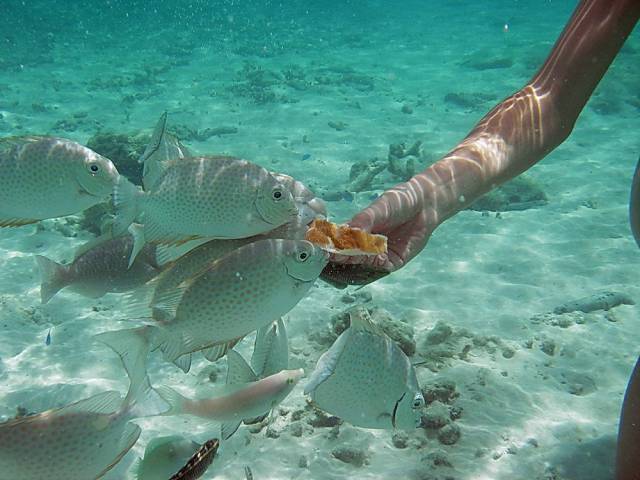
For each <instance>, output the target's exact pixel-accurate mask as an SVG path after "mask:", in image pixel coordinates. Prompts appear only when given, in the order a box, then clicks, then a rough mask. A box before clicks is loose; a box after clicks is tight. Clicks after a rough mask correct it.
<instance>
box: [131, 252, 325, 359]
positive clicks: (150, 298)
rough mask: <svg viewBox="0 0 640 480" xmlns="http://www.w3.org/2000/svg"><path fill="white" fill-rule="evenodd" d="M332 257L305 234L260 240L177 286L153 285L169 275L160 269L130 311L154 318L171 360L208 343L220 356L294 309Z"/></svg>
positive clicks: (159, 343) (156, 338) (158, 343)
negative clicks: (165, 275) (304, 238)
mask: <svg viewBox="0 0 640 480" xmlns="http://www.w3.org/2000/svg"><path fill="white" fill-rule="evenodd" d="M327 262H328V254H327V253H326V252H325V251H323V250H322V249H321V248H319V247H316V246H314V245H313V244H311V243H310V242H307V241H306V240H284V239H265V240H258V241H256V242H253V243H251V244H249V245H244V246H243V247H240V248H238V249H236V250H234V251H232V252H230V253H228V254H226V255H224V256H223V257H221V258H219V259H216V260H214V261H212V262H211V263H209V264H206V265H205V266H204V267H203V269H202V270H201V271H200V272H197V273H196V274H195V275H192V276H191V277H189V278H187V279H186V280H184V281H182V282H181V283H180V284H179V285H178V286H177V287H173V288H169V289H163V290H161V291H158V290H154V286H155V284H162V282H163V281H164V278H163V275H160V276H159V277H157V279H155V280H153V281H152V282H150V283H149V286H148V288H147V291H148V294H147V295H146V296H145V295H143V296H142V298H138V296H137V294H136V292H134V293H133V294H132V295H131V300H132V301H131V308H130V312H129V313H130V316H132V317H149V318H151V319H152V323H151V326H149V327H148V328H151V329H153V330H154V334H153V346H154V347H159V348H160V349H161V350H162V352H163V353H164V357H165V359H166V360H168V361H171V362H173V361H175V360H176V359H177V358H178V357H180V356H182V355H184V354H187V353H191V352H195V351H198V350H201V349H203V348H207V349H208V350H209V351H208V352H205V353H206V354H207V356H208V358H211V357H216V356H217V357H218V358H219V356H221V355H223V354H224V352H226V351H227V350H228V349H229V348H230V343H231V344H234V343H235V342H237V341H238V340H239V339H241V338H242V337H244V336H245V335H247V334H248V333H250V332H252V331H254V330H257V329H258V328H260V327H262V326H264V325H268V324H269V323H270V322H272V321H273V319H274V318H279V317H281V316H282V315H284V314H285V313H287V312H288V311H289V310H291V309H292V308H293V307H294V306H295V305H296V304H297V303H298V302H299V301H300V300H301V299H302V298H303V297H304V296H305V295H306V293H307V292H308V291H309V289H310V288H311V286H312V285H313V283H314V282H315V280H316V279H317V278H318V276H319V275H320V273H321V272H322V269H323V268H324V266H325V265H326V264H327ZM125 332H126V331H125ZM125 334H126V333H125ZM220 352H222V353H221V354H220Z"/></svg>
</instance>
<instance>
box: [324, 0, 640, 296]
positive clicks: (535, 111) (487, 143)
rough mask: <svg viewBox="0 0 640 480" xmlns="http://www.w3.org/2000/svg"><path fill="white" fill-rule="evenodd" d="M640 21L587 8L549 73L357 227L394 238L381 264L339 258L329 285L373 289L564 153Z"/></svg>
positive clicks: (617, 8) (628, 5)
mask: <svg viewBox="0 0 640 480" xmlns="http://www.w3.org/2000/svg"><path fill="white" fill-rule="evenodd" d="M639 17H640V0H582V1H581V2H580V4H579V5H578V7H577V8H576V10H575V12H574V13H573V15H572V17H571V19H570V20H569V23H568V24H567V25H566V27H565V29H564V30H563V32H562V34H561V35H560V38H559V39H558V41H557V42H556V44H555V46H554V47H553V50H552V51H551V54H550V55H549V57H548V58H547V60H546V61H545V63H544V65H543V66H542V68H541V69H540V70H539V71H538V73H537V74H536V75H535V76H534V77H533V79H531V81H530V82H529V83H528V84H527V85H525V87H523V88H522V89H521V90H519V91H518V92H516V93H515V94H514V95H512V96H510V97H508V98H507V99H506V100H504V101H503V102H502V103H500V104H498V105H497V106H496V107H495V108H494V109H493V110H491V111H490V112H489V113H488V114H487V115H486V116H485V117H484V118H483V119H482V120H480V122H479V123H478V124H477V125H476V126H475V128H474V129H473V130H472V131H471V132H470V133H469V135H468V136H467V137H466V138H465V139H464V140H463V141H462V142H461V143H460V144H459V145H458V146H457V147H455V148H454V149H453V150H452V151H451V152H449V153H448V154H447V155H445V157H444V158H442V159H441V160H439V161H438V162H436V163H434V164H433V165H431V166H430V167H428V168H427V169H426V170H424V171H423V172H421V173H419V174H417V175H416V176H414V177H413V178H411V179H410V180H409V181H407V182H405V183H401V184H399V185H396V186H395V187H393V188H391V189H390V190H388V191H386V192H385V193H384V194H383V195H382V196H381V197H379V198H378V199H377V200H376V201H375V202H374V203H373V204H371V205H370V206H369V207H367V208H366V209H364V210H363V211H362V212H360V213H359V214H357V215H356V216H355V217H354V218H353V219H352V221H351V222H350V223H349V224H350V225H351V226H354V227H360V228H363V229H365V230H367V231H370V232H372V233H382V234H384V235H387V237H388V239H389V242H388V246H389V252H388V254H387V255H380V256H378V257H335V258H334V259H333V261H332V263H330V264H329V265H328V266H327V267H326V269H325V271H324V272H323V278H324V279H326V280H328V281H330V282H331V283H334V284H336V285H346V284H366V283H369V282H371V281H373V280H376V279H377V278H380V277H382V276H384V275H386V274H388V273H389V272H392V271H394V270H397V269H398V268H401V267H402V266H403V265H405V264H406V263H407V262H408V261H409V260H411V259H412V258H413V257H414V256H415V255H417V254H418V253H419V252H420V251H421V250H422V249H423V248H424V246H425V245H426V243H427V240H428V239H429V237H430V235H431V233H432V232H433V231H434V230H435V229H436V228H437V227H438V225H440V224H441V223H442V222H444V221H445V220H446V219H447V218H449V217H451V216H453V215H454V214H455V213H457V212H459V211H460V210H462V209H464V208H465V207H467V206H468V205H469V204H471V203H472V202H473V201H475V200H476V199H477V198H478V197H480V196H481V195H483V194H484V193H486V192H488V191H489V190H491V189H493V188H494V187H496V186H497V185H500V184H501V183H503V182H505V181H507V180H509V179H511V178H513V177H515V176H517V175H519V174H520V173H522V172H524V171H525V170H527V169H528V168H530V167H531V166H533V165H534V164H535V163H537V162H538V161H539V160H541V159H542V158H543V157H544V156H545V155H546V154H547V153H549V152H550V151H551V150H553V149H554V148H556V147H557V146H558V145H560V144H561V143H562V142H563V141H564V140H565V139H566V138H567V137H568V136H569V134H570V133H571V130H572V129H573V126H574V124H575V122H576V119H577V118H578V115H579V114H580V112H581V111H582V109H583V107H584V105H585V104H586V103H587V101H588V100H589V97H590V96H591V94H592V93H593V90H594V89H595V88H596V86H597V85H598V83H599V82H600V79H601V78H602V76H603V75H604V73H605V72H606V71H607V68H608V67H609V65H610V64H611V62H612V61H613V59H614V58H615V56H616V54H617V53H618V51H619V50H620V48H621V47H622V44H623V43H624V41H625V39H626V38H627V37H628V36H629V34H630V33H631V31H632V30H633V27H634V25H635V24H636V22H637V21H638V18H639Z"/></svg>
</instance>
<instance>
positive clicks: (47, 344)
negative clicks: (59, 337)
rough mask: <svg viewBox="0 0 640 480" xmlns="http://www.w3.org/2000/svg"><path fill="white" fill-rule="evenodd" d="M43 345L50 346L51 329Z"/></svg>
mask: <svg viewBox="0 0 640 480" xmlns="http://www.w3.org/2000/svg"><path fill="white" fill-rule="evenodd" d="M44 344H45V345H46V346H47V347H48V346H49V345H51V329H49V331H48V332H47V338H46V339H45V340H44Z"/></svg>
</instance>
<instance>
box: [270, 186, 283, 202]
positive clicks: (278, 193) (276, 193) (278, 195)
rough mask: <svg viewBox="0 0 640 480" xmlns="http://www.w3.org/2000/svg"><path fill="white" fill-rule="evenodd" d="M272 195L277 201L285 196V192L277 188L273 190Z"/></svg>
mask: <svg viewBox="0 0 640 480" xmlns="http://www.w3.org/2000/svg"><path fill="white" fill-rule="evenodd" d="M271 197H273V199H274V200H275V201H276V202H277V201H278V200H281V199H282V198H283V197H284V194H283V193H282V190H281V189H279V188H275V189H274V190H273V192H271Z"/></svg>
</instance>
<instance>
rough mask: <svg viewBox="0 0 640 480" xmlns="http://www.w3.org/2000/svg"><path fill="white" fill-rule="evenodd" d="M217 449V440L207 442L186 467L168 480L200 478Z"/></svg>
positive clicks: (194, 479)
mask: <svg viewBox="0 0 640 480" xmlns="http://www.w3.org/2000/svg"><path fill="white" fill-rule="evenodd" d="M219 447H220V442H219V441H218V439H217V438H213V439H211V440H207V441H206V442H205V443H203V444H202V447H200V448H199V449H198V451H197V452H196V453H195V454H194V455H193V456H192V457H191V458H190V459H189V461H188V462H187V463H186V465H185V466H184V467H182V468H181V469H180V470H179V471H178V472H177V473H176V474H175V475H173V476H172V477H171V478H170V479H169V480H197V479H198V478H200V477H202V475H204V474H205V472H206V471H207V470H208V469H209V467H210V466H211V464H212V463H213V459H214V458H215V456H216V453H217V452H218V448H219Z"/></svg>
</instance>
